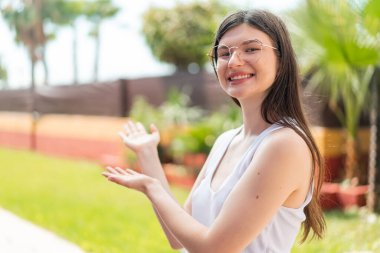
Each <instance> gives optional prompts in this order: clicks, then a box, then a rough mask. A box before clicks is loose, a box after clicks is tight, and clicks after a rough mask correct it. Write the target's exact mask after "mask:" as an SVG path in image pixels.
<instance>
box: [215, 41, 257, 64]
mask: <svg viewBox="0 0 380 253" xmlns="http://www.w3.org/2000/svg"><path fill="white" fill-rule="evenodd" d="M261 49H262V44H261V43H260V41H257V40H248V41H244V42H243V43H241V44H240V46H238V47H236V46H234V47H228V46H225V45H219V46H218V47H217V49H216V55H217V57H218V59H221V60H226V61H229V60H230V58H231V56H232V54H233V53H234V52H235V51H237V52H236V53H238V54H239V57H240V58H242V59H244V60H250V61H253V62H255V61H257V60H258V59H259V58H260V53H261Z"/></svg>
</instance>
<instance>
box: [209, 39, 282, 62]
mask: <svg viewBox="0 0 380 253" xmlns="http://www.w3.org/2000/svg"><path fill="white" fill-rule="evenodd" d="M252 42H257V43H259V44H260V52H259V53H260V54H261V52H262V51H263V47H269V48H272V49H273V50H278V49H277V48H276V47H273V46H271V45H268V44H265V43H263V42H262V41H260V40H258V39H251V40H245V41H243V42H242V43H240V45H239V46H227V45H225V44H219V45H217V46H214V47H212V48H211V50H210V53H209V54H208V56H209V57H211V59H212V60H213V61H214V62H215V63H218V61H219V59H221V60H223V61H224V62H229V61H230V60H231V58H232V56H233V54H234V53H235V52H237V51H236V49H239V47H241V46H244V45H245V44H248V43H252ZM220 46H225V47H226V48H227V49H228V51H229V53H230V55H229V56H228V59H225V58H221V57H220V56H217V54H216V53H217V51H218V50H217V49H218V48H219V47H220ZM232 49H235V51H231V50H232ZM240 53H241V52H240ZM237 55H238V56H239V58H240V59H241V56H240V54H239V52H238V53H237ZM257 60H258V59H257Z"/></svg>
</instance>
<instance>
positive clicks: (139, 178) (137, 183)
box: [102, 166, 152, 193]
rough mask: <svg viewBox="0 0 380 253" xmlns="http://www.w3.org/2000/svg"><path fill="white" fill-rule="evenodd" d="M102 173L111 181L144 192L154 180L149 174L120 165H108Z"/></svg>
mask: <svg viewBox="0 0 380 253" xmlns="http://www.w3.org/2000/svg"><path fill="white" fill-rule="evenodd" d="M102 174H103V176H105V177H106V178H107V179H108V180H109V181H111V182H114V183H116V184H119V185H122V186H125V187H128V188H130V189H133V190H136V191H139V192H142V193H145V192H146V186H147V184H148V183H149V182H150V181H152V178H151V177H149V176H146V175H144V174H140V173H138V172H136V171H133V170H130V169H126V170H124V169H122V168H119V167H110V166H108V167H107V168H106V171H104V172H103V173H102Z"/></svg>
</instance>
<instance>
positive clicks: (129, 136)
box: [119, 120, 160, 153]
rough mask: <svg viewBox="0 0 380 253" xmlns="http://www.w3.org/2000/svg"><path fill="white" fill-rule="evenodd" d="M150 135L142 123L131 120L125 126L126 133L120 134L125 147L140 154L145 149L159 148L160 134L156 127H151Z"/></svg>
mask: <svg viewBox="0 0 380 253" xmlns="http://www.w3.org/2000/svg"><path fill="white" fill-rule="evenodd" d="M150 130H151V133H148V132H147V131H146V130H145V128H144V126H143V125H142V124H141V123H140V122H137V123H135V122H133V121H132V120H129V121H128V122H127V124H126V125H125V132H119V135H120V137H121V138H122V140H123V142H124V143H125V145H126V146H127V147H128V148H130V149H132V150H133V151H134V152H136V153H137V152H139V151H140V150H142V149H143V148H145V147H155V148H156V147H157V145H158V143H159V142H160V134H159V132H158V129H157V127H156V126H155V125H153V124H152V125H151V126H150Z"/></svg>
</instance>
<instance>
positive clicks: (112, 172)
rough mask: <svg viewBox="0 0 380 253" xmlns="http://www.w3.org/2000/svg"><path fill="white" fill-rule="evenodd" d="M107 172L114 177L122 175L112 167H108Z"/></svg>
mask: <svg viewBox="0 0 380 253" xmlns="http://www.w3.org/2000/svg"><path fill="white" fill-rule="evenodd" d="M106 170H107V171H108V172H109V173H110V174H112V175H119V174H120V173H119V172H118V171H117V170H116V169H115V168H112V167H111V166H107V167H106Z"/></svg>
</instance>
